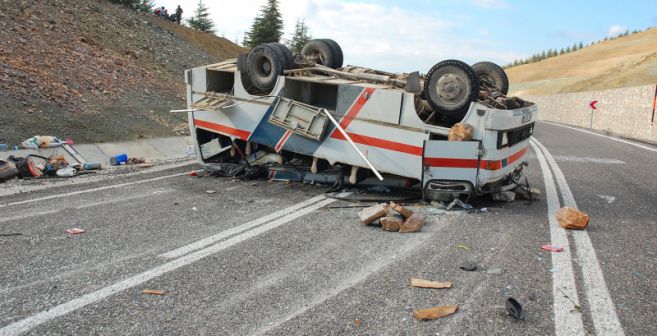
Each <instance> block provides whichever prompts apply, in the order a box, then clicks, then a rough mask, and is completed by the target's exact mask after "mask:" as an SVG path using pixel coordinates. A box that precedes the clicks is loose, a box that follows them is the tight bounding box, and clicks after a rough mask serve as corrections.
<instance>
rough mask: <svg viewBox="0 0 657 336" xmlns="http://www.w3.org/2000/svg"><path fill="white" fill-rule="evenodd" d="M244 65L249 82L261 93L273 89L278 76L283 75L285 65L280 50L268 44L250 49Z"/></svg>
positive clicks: (285, 62)
mask: <svg viewBox="0 0 657 336" xmlns="http://www.w3.org/2000/svg"><path fill="white" fill-rule="evenodd" d="M246 63H247V66H248V69H249V77H250V78H251V82H253V85H255V87H257V88H258V89H260V90H262V91H271V89H273V88H274V86H275V85H276V81H277V80H278V76H279V75H282V74H283V70H285V67H286V65H287V61H286V60H285V58H284V57H283V56H281V52H280V50H279V49H278V48H276V47H274V46H272V45H269V44H259V45H257V46H255V47H254V48H253V49H251V51H250V52H249V56H248V57H247V59H246Z"/></svg>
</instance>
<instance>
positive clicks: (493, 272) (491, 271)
mask: <svg viewBox="0 0 657 336" xmlns="http://www.w3.org/2000/svg"><path fill="white" fill-rule="evenodd" d="M486 274H490V275H500V274H502V269H501V268H487V269H486Z"/></svg>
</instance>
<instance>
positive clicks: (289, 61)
mask: <svg viewBox="0 0 657 336" xmlns="http://www.w3.org/2000/svg"><path fill="white" fill-rule="evenodd" d="M268 44H269V45H272V46H274V47H275V48H278V51H279V52H280V55H281V57H283V58H284V59H285V64H286V65H285V70H289V69H294V56H292V52H291V51H290V49H288V48H287V47H286V46H285V45H283V44H281V43H268Z"/></svg>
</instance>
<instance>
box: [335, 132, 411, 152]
mask: <svg viewBox="0 0 657 336" xmlns="http://www.w3.org/2000/svg"><path fill="white" fill-rule="evenodd" d="M347 135H349V137H350V138H351V140H353V141H354V142H355V143H359V144H363V145H368V146H372V147H378V148H383V149H388V150H391V151H395V152H401V153H406V154H411V155H417V156H422V147H418V146H412V145H407V144H405V143H401V142H395V141H390V140H383V139H379V138H373V137H369V136H366V135H360V134H356V133H350V132H347ZM333 138H334V139H338V140H347V139H345V137H344V136H343V135H342V133H338V134H334V136H333Z"/></svg>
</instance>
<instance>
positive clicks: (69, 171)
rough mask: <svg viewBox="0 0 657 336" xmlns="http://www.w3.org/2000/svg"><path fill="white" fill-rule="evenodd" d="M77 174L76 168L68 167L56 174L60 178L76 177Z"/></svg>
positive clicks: (58, 170)
mask: <svg viewBox="0 0 657 336" xmlns="http://www.w3.org/2000/svg"><path fill="white" fill-rule="evenodd" d="M76 172H77V170H75V168H73V167H66V168H61V169H57V173H56V174H57V176H59V177H71V176H75V173H76Z"/></svg>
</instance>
